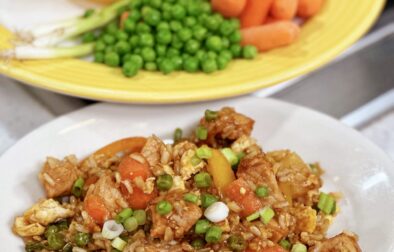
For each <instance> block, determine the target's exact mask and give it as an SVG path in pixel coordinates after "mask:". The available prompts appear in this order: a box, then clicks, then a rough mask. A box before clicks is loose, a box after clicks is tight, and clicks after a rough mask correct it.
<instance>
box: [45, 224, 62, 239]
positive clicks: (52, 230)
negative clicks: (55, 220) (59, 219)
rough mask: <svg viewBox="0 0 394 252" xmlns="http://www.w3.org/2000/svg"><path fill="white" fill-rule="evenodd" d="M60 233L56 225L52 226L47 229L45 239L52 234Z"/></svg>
mask: <svg viewBox="0 0 394 252" xmlns="http://www.w3.org/2000/svg"><path fill="white" fill-rule="evenodd" d="M57 232H59V228H58V227H57V226H55V225H50V226H48V227H47V229H46V230H45V233H44V235H45V238H48V237H49V236H50V235H51V234H55V233H57Z"/></svg>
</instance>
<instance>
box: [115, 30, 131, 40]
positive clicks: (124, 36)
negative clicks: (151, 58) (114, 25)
mask: <svg viewBox="0 0 394 252" xmlns="http://www.w3.org/2000/svg"><path fill="white" fill-rule="evenodd" d="M115 37H116V38H117V39H118V41H127V39H128V38H129V35H128V34H127V32H124V31H117V32H116V35H115Z"/></svg>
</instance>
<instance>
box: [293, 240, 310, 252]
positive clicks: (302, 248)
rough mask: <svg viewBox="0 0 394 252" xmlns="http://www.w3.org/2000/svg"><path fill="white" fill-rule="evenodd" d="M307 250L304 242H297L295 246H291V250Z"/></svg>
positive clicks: (300, 251)
mask: <svg viewBox="0 0 394 252" xmlns="http://www.w3.org/2000/svg"><path fill="white" fill-rule="evenodd" d="M306 251H307V247H306V246H305V245H304V244H302V243H298V242H297V243H296V244H294V245H293V247H292V248H291V252H306Z"/></svg>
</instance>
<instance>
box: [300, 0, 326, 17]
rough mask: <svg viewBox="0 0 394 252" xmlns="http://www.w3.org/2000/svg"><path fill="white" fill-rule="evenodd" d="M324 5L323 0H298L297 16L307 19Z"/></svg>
mask: <svg viewBox="0 0 394 252" xmlns="http://www.w3.org/2000/svg"><path fill="white" fill-rule="evenodd" d="M323 5H324V0H299V1H298V10H297V15H298V16H300V17H303V18H309V17H312V16H314V15H316V14H317V13H318V12H319V11H320V9H321V8H322V7H323Z"/></svg>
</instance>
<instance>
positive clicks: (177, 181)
mask: <svg viewBox="0 0 394 252" xmlns="http://www.w3.org/2000/svg"><path fill="white" fill-rule="evenodd" d="M172 178H173V180H174V181H173V182H174V184H173V185H172V187H171V191H172V190H182V191H184V190H186V187H185V182H184V181H183V179H182V178H181V177H180V176H173V177H172Z"/></svg>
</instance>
